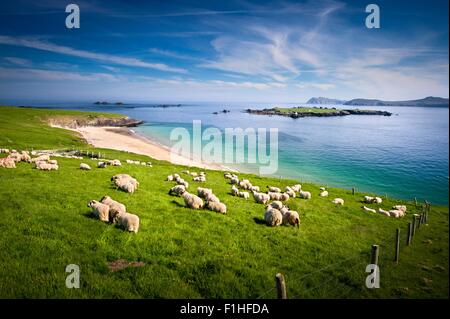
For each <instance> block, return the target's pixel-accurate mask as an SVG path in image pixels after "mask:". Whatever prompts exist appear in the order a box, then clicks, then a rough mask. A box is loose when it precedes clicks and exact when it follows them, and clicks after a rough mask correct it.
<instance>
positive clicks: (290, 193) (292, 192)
mask: <svg viewBox="0 0 450 319" xmlns="http://www.w3.org/2000/svg"><path fill="white" fill-rule="evenodd" d="M285 193H286V194H288V195H289V197H292V198H295V196H296V194H295V192H294V190H293V189H292V188H290V187H289V186H286V191H285Z"/></svg>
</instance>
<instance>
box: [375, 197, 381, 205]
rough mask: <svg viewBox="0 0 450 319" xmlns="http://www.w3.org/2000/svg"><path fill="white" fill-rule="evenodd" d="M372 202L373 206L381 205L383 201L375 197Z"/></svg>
mask: <svg viewBox="0 0 450 319" xmlns="http://www.w3.org/2000/svg"><path fill="white" fill-rule="evenodd" d="M373 202H374V203H375V204H381V203H382V202H383V200H382V199H381V197H375V198H374V200H373Z"/></svg>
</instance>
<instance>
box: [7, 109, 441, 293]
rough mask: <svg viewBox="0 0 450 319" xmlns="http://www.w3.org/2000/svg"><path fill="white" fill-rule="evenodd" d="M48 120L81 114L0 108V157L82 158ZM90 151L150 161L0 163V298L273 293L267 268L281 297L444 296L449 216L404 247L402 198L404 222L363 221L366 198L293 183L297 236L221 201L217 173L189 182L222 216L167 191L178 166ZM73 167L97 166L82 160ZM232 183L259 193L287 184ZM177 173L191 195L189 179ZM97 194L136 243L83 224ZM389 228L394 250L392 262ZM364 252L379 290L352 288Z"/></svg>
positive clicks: (246, 203) (112, 230)
mask: <svg viewBox="0 0 450 319" xmlns="http://www.w3.org/2000/svg"><path fill="white" fill-rule="evenodd" d="M55 115H58V116H81V114H80V113H75V112H69V111H53V110H34V109H21V108H7V107H0V148H4V147H6V148H13V147H14V148H16V149H25V148H32V147H33V148H34V149H38V148H71V147H77V148H81V149H84V150H88V149H89V150H94V149H93V148H91V147H90V146H88V145H86V144H84V143H83V141H82V140H81V139H80V138H79V137H77V136H75V135H74V133H73V132H69V131H65V130H62V129H56V128H49V127H47V126H46V124H45V122H43V119H45V118H48V117H49V116H55ZM88 115H89V114H83V116H88ZM91 116H95V114H91ZM101 151H102V152H106V153H107V154H108V157H109V158H119V159H121V160H125V159H127V158H130V159H136V160H151V161H152V162H153V167H152V168H150V167H145V166H136V165H128V164H126V163H124V164H123V166H122V167H107V168H106V169H97V168H93V169H92V170H91V171H81V170H79V168H78V167H79V164H80V162H82V161H81V160H75V159H63V158H61V159H58V161H59V164H60V165H59V166H60V169H59V170H58V171H50V172H42V171H38V170H36V169H33V168H32V165H31V164H27V163H20V164H18V168H16V169H9V170H7V169H2V168H0V182H1V184H0V185H1V186H0V202H1V207H2V209H1V210H0V216H1V218H0V261H1V262H0V297H1V298H11V297H12V298H47V297H53V298H257V297H261V296H262V297H264V298H275V297H276V292H275V290H274V286H275V281H274V276H275V274H276V273H277V272H281V273H283V274H285V277H286V282H287V289H288V297H298V298H342V297H345V298H448V229H449V228H448V226H449V225H448V207H443V206H432V211H431V213H430V215H429V223H428V225H422V226H421V228H420V229H419V230H418V232H417V234H416V236H415V237H414V242H413V244H412V246H409V247H405V245H404V241H405V235H406V225H407V223H408V222H409V221H410V217H411V216H412V214H413V213H414V212H418V211H419V210H418V209H416V208H415V207H414V205H413V204H412V203H406V204H407V205H408V214H407V217H406V218H404V219H392V218H387V217H384V216H381V215H378V214H370V213H365V212H363V211H362V210H361V208H360V207H361V205H362V203H361V202H360V201H361V200H362V197H363V195H365V194H360V193H357V194H355V196H353V195H352V194H351V191H350V190H345V189H329V190H328V191H329V193H330V197H329V198H321V197H319V196H318V193H319V187H320V185H313V184H303V189H305V190H309V191H311V192H312V194H313V198H312V199H311V200H309V201H307V200H302V199H298V198H295V199H291V200H290V201H289V202H288V205H289V206H290V207H291V209H295V210H297V211H299V213H300V217H301V226H300V230H299V231H298V230H297V229H295V228H294V227H292V226H291V227H287V226H281V227H275V228H271V227H267V226H265V225H264V224H263V222H262V219H263V216H264V207H263V205H260V204H256V203H255V202H254V201H253V200H252V199H250V200H244V199H242V198H235V197H232V196H231V195H229V194H228V192H229V189H230V185H229V184H227V183H226V180H225V179H224V177H223V173H222V172H218V171H206V173H207V182H206V183H202V184H201V186H203V187H209V188H212V189H213V191H214V193H216V194H217V196H218V197H219V198H220V199H221V200H222V201H223V202H224V203H225V204H226V205H227V207H228V214H227V215H220V214H217V213H214V212H210V211H207V210H200V211H195V210H191V209H188V208H185V207H184V205H183V201H182V199H181V198H179V197H173V196H169V195H168V194H167V192H168V190H169V188H170V187H171V186H173V183H172V182H167V181H164V180H165V177H166V176H167V175H169V174H172V173H174V172H178V173H180V172H181V171H182V170H184V169H185V167H182V166H177V165H172V164H170V163H167V162H160V161H156V160H153V159H148V158H147V157H145V156H140V155H135V154H128V153H124V152H118V151H114V150H101ZM3 155H4V154H3ZM83 162H87V163H89V164H92V165H93V166H95V161H93V160H90V159H84V160H83ZM190 170H193V169H192V168H190ZM197 171H198V170H197ZM116 173H128V174H130V175H132V176H134V177H136V178H137V179H138V180H139V182H140V188H139V189H138V190H137V191H136V193H134V194H126V193H124V192H121V191H119V190H116V189H115V188H114V187H112V185H111V183H110V177H111V176H112V175H114V174H116ZM240 177H247V178H249V179H250V181H251V182H252V183H253V184H254V185H259V186H260V187H262V188H263V189H264V188H265V186H266V185H273V186H279V187H284V186H286V185H290V184H293V183H295V181H287V180H281V181H280V180H279V179H269V178H261V177H258V176H255V175H248V174H240ZM185 178H186V180H188V181H189V182H190V186H189V188H190V190H191V191H192V192H194V190H195V188H196V187H197V184H196V183H195V182H192V181H190V178H188V177H187V176H185ZM198 185H200V184H198ZM105 194H109V195H110V196H112V197H113V198H114V199H116V200H118V201H120V202H123V203H124V204H126V206H127V208H128V211H130V212H133V213H135V214H138V215H139V216H140V219H141V228H140V231H139V232H138V233H137V234H130V233H127V232H124V231H122V230H120V229H118V228H117V227H116V226H115V225H109V224H106V223H102V222H100V221H98V220H95V219H93V218H91V217H90V216H89V209H88V208H87V202H88V201H89V200H91V199H97V200H99V199H100V198H101V197H102V196H103V195H105ZM334 197H342V198H344V199H345V206H343V207H340V206H334V205H333V204H332V203H331V199H332V198H334ZM399 203H404V202H403V201H400V200H394V199H388V200H384V202H383V204H381V207H383V208H389V207H390V206H392V205H394V204H399ZM368 206H373V207H374V206H376V205H368ZM398 227H400V228H401V230H402V249H401V254H400V263H399V264H398V265H396V264H395V263H394V262H393V261H392V259H393V254H394V235H395V230H396V229H397V228H398ZM372 244H380V245H381V246H380V261H379V265H380V269H381V288H379V289H367V288H365V286H364V282H365V276H366V275H367V274H366V273H365V267H366V265H367V264H368V261H369V251H370V247H371V245H372ZM118 259H125V260H128V261H142V262H144V263H145V266H143V267H135V268H132V267H129V268H126V269H124V270H121V271H117V272H110V271H109V269H108V267H107V263H108V262H110V261H114V260H118ZM68 264H77V265H79V266H80V269H81V288H80V289H67V288H66V287H65V278H66V275H67V273H65V267H66V265H68Z"/></svg>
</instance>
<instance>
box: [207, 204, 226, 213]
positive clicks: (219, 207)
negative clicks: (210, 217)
mask: <svg viewBox="0 0 450 319" xmlns="http://www.w3.org/2000/svg"><path fill="white" fill-rule="evenodd" d="M206 208H208V209H209V210H212V211H214V212H217V213H221V214H226V213H227V206H226V205H225V204H224V203H221V202H214V201H208V202H207V204H206Z"/></svg>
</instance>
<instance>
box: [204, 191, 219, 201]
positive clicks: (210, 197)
mask: <svg viewBox="0 0 450 319" xmlns="http://www.w3.org/2000/svg"><path fill="white" fill-rule="evenodd" d="M205 200H206V201H207V202H216V203H220V199H219V198H218V197H217V196H216V195H214V194H213V193H209V194H206V197H205Z"/></svg>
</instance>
